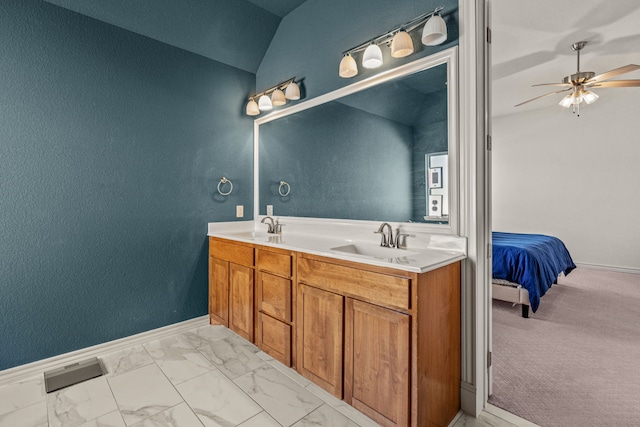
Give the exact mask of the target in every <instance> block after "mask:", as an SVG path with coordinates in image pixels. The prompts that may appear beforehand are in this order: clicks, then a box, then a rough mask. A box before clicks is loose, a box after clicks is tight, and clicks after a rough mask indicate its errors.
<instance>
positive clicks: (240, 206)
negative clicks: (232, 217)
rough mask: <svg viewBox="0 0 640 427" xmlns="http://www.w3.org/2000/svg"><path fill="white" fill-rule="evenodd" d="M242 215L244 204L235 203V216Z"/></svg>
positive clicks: (240, 216)
mask: <svg viewBox="0 0 640 427" xmlns="http://www.w3.org/2000/svg"><path fill="white" fill-rule="evenodd" d="M242 217H244V206H243V205H237V206H236V218H242Z"/></svg>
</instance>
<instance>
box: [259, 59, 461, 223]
mask: <svg viewBox="0 0 640 427" xmlns="http://www.w3.org/2000/svg"><path fill="white" fill-rule="evenodd" d="M448 96H449V93H448V87H447V64H446V63H445V64H440V65H437V66H435V67H432V68H429V69H426V70H422V71H418V72H415V73H413V74H410V75H408V76H404V77H401V78H398V79H395V80H391V81H389V82H386V83H383V84H380V85H377V86H373V87H370V88H367V89H364V90H362V91H359V92H355V93H353V94H351V95H348V96H345V97H341V98H338V99H336V100H334V101H330V102H327V103H324V104H320V105H317V106H314V107H311V108H308V109H305V110H302V111H298V112H296V113H294V114H291V115H286V116H284V117H280V118H277V119H275V120H272V121H267V122H265V123H262V124H260V126H259V155H258V161H259V165H260V166H259V191H258V194H259V214H260V215H266V213H267V211H266V209H267V208H266V207H267V205H272V206H273V214H274V215H276V216H296V217H311V218H331V219H355V220H371V221H392V222H407V221H411V222H423V223H424V222H432V223H434V222H435V223H446V222H447V221H448V211H449V209H448V208H449V206H448V202H449V198H448V191H449V190H450V189H449V187H448V186H447V185H446V184H447V181H448V180H447V179H445V175H447V174H448V173H449V170H448V167H447V165H445V167H444V168H443V169H442V171H441V173H442V182H443V184H444V185H445V186H444V187H443V188H440V189H438V190H437V191H436V190H435V189H431V190H433V191H430V189H429V188H428V182H429V179H428V177H427V174H428V168H429V163H426V162H425V158H429V156H430V155H432V154H435V153H437V154H444V155H445V158H444V159H445V160H444V161H445V162H446V161H447V160H446V159H447V157H448V156H447V153H448V144H449V141H448V137H449V123H448V117H447V112H448V99H449V98H448ZM436 159H439V160H442V158H436V157H434V161H436ZM283 180H284V181H286V182H287V183H289V184H290V185H291V189H292V190H291V193H290V194H289V195H287V196H286V197H283V196H282V195H281V194H279V192H278V190H279V184H280V182H281V181H283ZM430 194H432V195H441V196H442V201H441V211H440V215H439V218H438V221H434V220H433V219H432V218H430V217H431V215H429V212H428V206H427V205H428V199H429V195H430Z"/></svg>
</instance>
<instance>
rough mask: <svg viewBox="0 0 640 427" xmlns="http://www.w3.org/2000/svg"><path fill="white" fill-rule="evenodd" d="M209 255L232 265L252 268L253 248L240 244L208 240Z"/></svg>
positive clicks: (212, 238)
mask: <svg viewBox="0 0 640 427" xmlns="http://www.w3.org/2000/svg"><path fill="white" fill-rule="evenodd" d="M209 255H210V256H213V257H215V258H218V259H222V260H225V261H229V262H232V263H234V264H240V265H245V266H247V267H253V263H254V257H253V247H252V246H250V245H244V244H242V243H231V242H229V241H226V240H221V239H216V238H214V237H211V238H209Z"/></svg>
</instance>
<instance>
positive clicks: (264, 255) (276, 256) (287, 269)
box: [258, 249, 292, 277]
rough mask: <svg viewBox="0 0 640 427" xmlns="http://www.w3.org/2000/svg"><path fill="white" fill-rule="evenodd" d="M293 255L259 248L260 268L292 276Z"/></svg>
mask: <svg viewBox="0 0 640 427" xmlns="http://www.w3.org/2000/svg"><path fill="white" fill-rule="evenodd" d="M291 267H292V266H291V255H289V254H288V253H287V254H282V253H278V252H272V251H268V250H265V249H258V270H261V271H268V272H270V273H273V274H278V275H280V276H285V277H291V270H292V269H291Z"/></svg>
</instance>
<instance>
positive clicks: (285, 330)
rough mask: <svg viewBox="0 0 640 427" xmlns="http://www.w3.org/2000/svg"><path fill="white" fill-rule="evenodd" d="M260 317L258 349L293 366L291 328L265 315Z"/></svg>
mask: <svg viewBox="0 0 640 427" xmlns="http://www.w3.org/2000/svg"><path fill="white" fill-rule="evenodd" d="M258 316H259V317H258V339H257V344H258V347H260V348H261V349H262V350H264V351H265V352H266V353H268V354H269V355H271V356H272V357H274V358H276V359H277V360H279V361H280V362H282V363H284V364H285V365H287V366H291V326H290V325H288V324H286V323H283V322H280V321H279V320H276V319H274V318H273V317H271V316H269V315H267V314H264V313H259V314H258Z"/></svg>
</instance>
